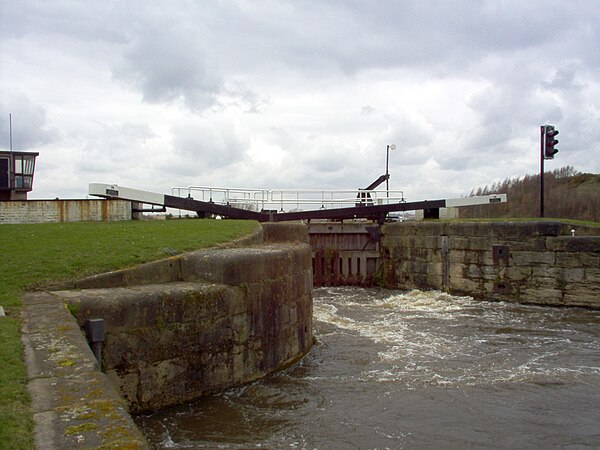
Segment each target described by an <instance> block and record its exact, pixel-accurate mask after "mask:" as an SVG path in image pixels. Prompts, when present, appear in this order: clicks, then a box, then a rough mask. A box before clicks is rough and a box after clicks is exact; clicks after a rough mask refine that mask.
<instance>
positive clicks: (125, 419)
mask: <svg viewBox="0 0 600 450" xmlns="http://www.w3.org/2000/svg"><path fill="white" fill-rule="evenodd" d="M21 314H22V319H23V320H22V322H23V324H22V330H21V341H22V343H23V347H24V352H25V365H26V369H27V379H28V386H27V387H28V390H29V393H30V395H31V412H32V415H33V420H34V424H35V432H34V440H35V447H36V449H39V450H43V449H57V448H128V449H147V448H150V446H149V444H148V442H147V441H146V439H145V437H144V436H143V435H142V433H141V432H140V430H139V429H138V428H137V426H136V425H135V423H134V421H133V419H132V418H131V416H130V415H129V413H128V412H127V406H126V404H125V402H124V401H123V400H122V399H121V397H120V396H119V394H118V393H117V391H116V390H115V389H114V387H113V386H112V385H111V383H110V381H109V380H108V378H107V377H106V375H105V374H104V373H102V372H101V371H100V368H99V365H98V362H97V361H96V359H95V357H94V355H93V353H92V351H91V350H90V348H89V346H88V343H87V341H86V338H85V336H84V334H83V332H82V331H81V329H80V328H79V326H78V325H77V322H76V320H75V318H74V317H73V316H72V315H71V314H70V312H69V311H68V310H67V308H66V306H65V305H64V304H63V303H62V302H61V301H60V300H59V299H58V298H56V297H55V296H53V295H51V294H49V293H45V292H30V293H26V294H24V295H23V310H22V313H21Z"/></svg>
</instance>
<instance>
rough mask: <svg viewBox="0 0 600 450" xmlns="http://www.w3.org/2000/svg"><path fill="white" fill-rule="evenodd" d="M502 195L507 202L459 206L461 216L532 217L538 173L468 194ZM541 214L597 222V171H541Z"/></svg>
mask: <svg viewBox="0 0 600 450" xmlns="http://www.w3.org/2000/svg"><path fill="white" fill-rule="evenodd" d="M489 194H506V195H507V198H508V202H507V203H500V204H493V205H482V206H470V207H465V208H461V211H460V217H463V218H511V217H514V218H533V217H539V214H540V175H539V174H537V175H525V176H524V177H523V178H518V177H517V178H509V179H506V180H504V181H500V182H498V183H494V184H492V185H491V186H485V187H479V188H477V189H473V190H472V191H471V193H470V195H469V196H471V197H472V196H475V195H489ZM544 217H548V218H555V219H577V220H591V221H596V222H600V174H591V173H579V172H577V171H576V170H575V169H574V168H573V167H571V166H566V167H562V168H560V169H556V170H554V171H552V172H546V173H545V174H544Z"/></svg>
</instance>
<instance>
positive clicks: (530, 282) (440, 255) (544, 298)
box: [382, 222, 600, 308]
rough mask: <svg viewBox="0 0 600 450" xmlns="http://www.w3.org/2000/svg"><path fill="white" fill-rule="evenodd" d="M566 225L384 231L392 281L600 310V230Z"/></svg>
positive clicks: (404, 226) (415, 226)
mask: <svg viewBox="0 0 600 450" xmlns="http://www.w3.org/2000/svg"><path fill="white" fill-rule="evenodd" d="M575 228H576V229H575V234H576V235H575V236H572V235H571V229H572V226H571V225H565V224H561V223H559V222H513V223H507V222H502V223H500V222H498V223H494V222H487V223H483V222H481V223H479V222H472V223H444V222H419V223H415V222H410V223H394V224H387V225H385V226H384V227H383V230H382V231H383V240H382V247H383V248H382V254H383V264H382V265H383V268H384V280H385V284H386V285H387V286H388V287H393V288H400V289H415V288H416V289H440V290H444V291H448V292H451V293H455V294H464V295H470V296H473V297H475V298H481V299H494V300H503V301H517V302H522V303H533V304H544V305H565V306H585V307H592V308H600V236H598V235H595V234H600V230H599V229H598V228H586V227H575Z"/></svg>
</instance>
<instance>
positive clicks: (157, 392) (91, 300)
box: [54, 225, 313, 412]
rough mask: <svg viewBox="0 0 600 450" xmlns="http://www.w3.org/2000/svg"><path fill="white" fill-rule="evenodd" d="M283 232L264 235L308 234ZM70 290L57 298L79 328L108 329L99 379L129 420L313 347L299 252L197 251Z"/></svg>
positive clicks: (269, 368) (296, 248)
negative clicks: (96, 322) (125, 407)
mask: <svg viewBox="0 0 600 450" xmlns="http://www.w3.org/2000/svg"><path fill="white" fill-rule="evenodd" d="M282 227H285V225H283V226H279V228H269V226H267V227H266V228H265V232H264V234H265V235H267V236H272V239H273V240H275V241H283V240H285V239H286V235H287V236H288V238H289V236H292V239H293V240H297V241H302V240H304V241H307V240H308V236H307V232H306V228H305V227H303V228H302V230H300V228H299V227H296V226H292V227H290V228H289V230H290V232H289V233H287V234H286V233H285V232H283V231H282ZM156 283H160V284H156ZM74 287H76V288H78V289H77V290H69V291H59V292H55V293H54V295H56V296H58V297H59V298H60V299H61V300H62V301H64V302H66V303H68V304H69V305H70V308H71V309H72V310H73V311H75V315H76V318H77V320H78V322H79V324H80V325H81V326H83V325H84V322H85V320H86V319H91V318H102V319H104V322H105V328H106V341H105V343H104V348H103V358H104V361H103V369H104V371H105V372H106V374H107V376H108V377H109V378H110V379H111V381H112V383H113V385H115V386H116V387H117V389H118V391H119V392H120V393H121V395H122V397H123V398H124V399H125V400H127V402H128V404H129V406H130V409H131V411H133V412H141V411H148V410H156V409H159V408H162V407H165V406H168V405H172V404H176V403H181V402H184V401H189V400H193V399H195V398H198V397H199V396H201V395H204V394H209V393H214V392H218V391H222V390H225V389H228V388H231V387H232V386H237V385H240V384H243V383H247V382H249V381H252V380H255V379H258V378H260V377H263V376H265V375H266V374H268V373H271V372H273V371H276V370H279V369H282V368H284V367H286V366H287V365H289V364H292V363H293V362H295V361H296V360H297V359H299V358H300V357H302V356H303V355H304V354H305V353H306V352H308V350H309V349H310V348H311V346H312V344H313V336H312V268H311V249H310V246H309V245H308V244H306V243H303V242H293V243H290V242H288V243H284V242H275V243H273V242H271V243H267V244H265V245H261V246H257V247H250V248H223V249H211V250H203V251H197V252H193V253H189V254H186V255H182V256H180V257H173V258H169V259H166V260H163V261H159V262H155V263H150V264H147V265H142V266H138V267H136V268H133V269H131V270H124V271H118V272H112V273H109V274H104V275H101V276H96V277H91V278H88V279H85V280H81V281H80V282H77V283H76V285H75V286H74ZM81 288H86V289H81Z"/></svg>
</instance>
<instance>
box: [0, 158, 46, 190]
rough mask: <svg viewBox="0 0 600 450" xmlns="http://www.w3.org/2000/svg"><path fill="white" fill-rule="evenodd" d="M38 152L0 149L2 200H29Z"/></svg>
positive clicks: (0, 188)
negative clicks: (28, 194)
mask: <svg viewBox="0 0 600 450" xmlns="http://www.w3.org/2000/svg"><path fill="white" fill-rule="evenodd" d="M38 155H39V153H37V152H17V151H5V150H1V151H0V201H4V200H27V193H28V192H30V191H31V190H32V189H33V172H34V169H35V158H36V157H37V156H38Z"/></svg>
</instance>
